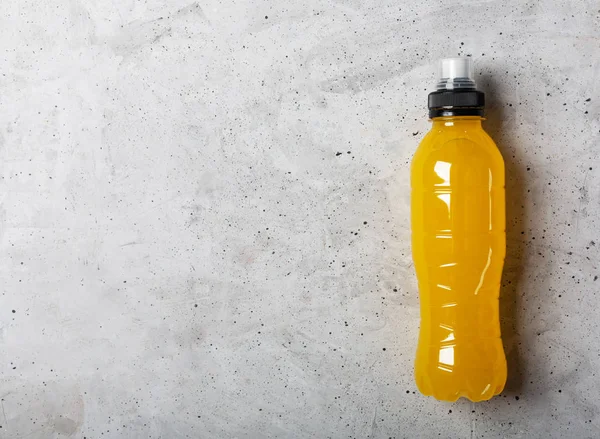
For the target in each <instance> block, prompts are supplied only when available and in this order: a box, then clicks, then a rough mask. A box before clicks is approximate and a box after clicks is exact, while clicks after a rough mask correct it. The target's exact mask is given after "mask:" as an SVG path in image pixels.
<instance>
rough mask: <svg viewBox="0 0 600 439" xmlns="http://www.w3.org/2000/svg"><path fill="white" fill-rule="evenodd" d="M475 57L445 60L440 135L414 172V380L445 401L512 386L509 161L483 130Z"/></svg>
mask: <svg viewBox="0 0 600 439" xmlns="http://www.w3.org/2000/svg"><path fill="white" fill-rule="evenodd" d="M483 108H484V94H483V93H482V92H480V91H477V90H476V87H475V81H474V79H473V66H472V62H471V59H470V58H450V59H444V60H442V61H441V63H440V81H439V83H438V85H437V90H436V91H434V92H433V93H431V94H430V95H429V117H430V118H431V119H432V121H433V127H432V129H431V131H430V132H429V133H428V134H427V135H426V136H425V138H424V139H423V141H422V142H421V144H420V145H419V148H418V149H417V151H416V153H415V155H414V157H413V160H412V167H411V187H412V193H411V223H412V253H413V260H414V263H415V269H416V272H417V279H418V283H419V297H420V303H421V327H420V334H419V345H418V348H417V358H416V362H415V379H416V382H417V387H418V388H419V390H420V391H421V393H423V394H425V395H431V396H434V397H435V398H437V399H439V400H445V401H455V400H457V399H458V398H459V397H461V396H462V397H466V398H468V399H470V400H471V401H483V400H487V399H490V398H491V397H492V396H494V395H497V394H499V393H500V392H501V391H502V389H503V388H504V384H505V382H506V358H505V356H504V349H503V347H502V340H501V338H500V321H499V307H498V299H499V293H500V278H501V275H502V267H503V265H504V256H505V253H506V235H505V199H504V161H503V160H502V156H501V155H500V152H499V151H498V148H497V147H496V145H495V144H494V142H493V140H492V139H491V138H490V137H489V136H488V134H487V133H486V132H485V131H484V130H483V128H482V126H481V121H482V120H483Z"/></svg>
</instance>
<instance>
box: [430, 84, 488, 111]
mask: <svg viewBox="0 0 600 439" xmlns="http://www.w3.org/2000/svg"><path fill="white" fill-rule="evenodd" d="M428 107H429V117H430V118H434V117H443V116H483V110H484V107H485V94H484V93H483V92H482V91H479V90H475V89H474V88H473V89H464V88H458V89H454V90H437V91H434V92H432V93H430V94H429V99H428Z"/></svg>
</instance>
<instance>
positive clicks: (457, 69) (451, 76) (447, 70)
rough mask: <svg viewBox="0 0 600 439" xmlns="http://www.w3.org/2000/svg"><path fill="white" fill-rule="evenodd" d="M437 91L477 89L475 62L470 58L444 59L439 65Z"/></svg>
mask: <svg viewBox="0 0 600 439" xmlns="http://www.w3.org/2000/svg"><path fill="white" fill-rule="evenodd" d="M436 88H437V90H454V89H457V88H462V89H465V88H467V89H468V88H470V89H474V88H475V77H474V74H473V60H472V59H471V58H469V57H466V56H462V57H460V58H444V59H442V60H440V64H439V81H438V83H437V87H436Z"/></svg>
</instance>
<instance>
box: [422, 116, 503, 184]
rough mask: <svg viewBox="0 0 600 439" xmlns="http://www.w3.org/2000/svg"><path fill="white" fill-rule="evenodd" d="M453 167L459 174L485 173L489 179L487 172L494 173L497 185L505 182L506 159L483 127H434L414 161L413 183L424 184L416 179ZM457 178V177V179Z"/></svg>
mask: <svg viewBox="0 0 600 439" xmlns="http://www.w3.org/2000/svg"><path fill="white" fill-rule="evenodd" d="M450 169H452V174H453V175H455V176H456V175H479V174H481V179H480V180H481V181H482V182H483V181H487V179H488V177H487V175H493V180H494V186H496V185H498V186H504V160H503V159H502V155H501V154H500V151H499V149H498V148H497V146H496V144H495V143H494V141H493V140H492V138H491V137H490V136H489V135H488V134H487V133H486V132H485V131H484V130H483V129H482V128H479V129H461V130H458V129H436V128H435V127H434V128H433V129H432V130H431V131H430V132H429V133H427V134H426V135H425V137H424V138H423V140H422V141H421V143H420V144H419V147H418V148H417V151H416V152H415V155H414V157H413V160H412V164H411V173H412V178H411V180H412V181H413V184H420V183H416V182H420V181H421V180H422V179H423V178H425V180H427V181H429V178H428V177H427V176H428V175H430V176H433V177H435V176H436V175H438V174H439V173H440V172H441V171H443V170H450ZM444 172H445V171H444ZM457 173H458V174H457ZM433 177H432V178H433ZM456 178H457V177H454V179H453V180H454V181H456ZM432 181H433V180H432Z"/></svg>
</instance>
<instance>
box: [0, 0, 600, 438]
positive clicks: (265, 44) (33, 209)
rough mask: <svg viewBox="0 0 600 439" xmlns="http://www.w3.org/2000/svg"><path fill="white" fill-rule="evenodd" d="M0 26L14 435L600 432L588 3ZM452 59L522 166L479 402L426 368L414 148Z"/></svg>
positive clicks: (226, 4) (323, 7)
mask: <svg viewBox="0 0 600 439" xmlns="http://www.w3.org/2000/svg"><path fill="white" fill-rule="evenodd" d="M461 3H468V5H467V6H464V5H462V6H461ZM0 20H1V22H0V41H1V50H2V56H1V57H0V169H1V170H2V173H1V175H2V178H1V180H0V203H1V204H0V287H1V295H0V359H1V363H0V397H1V398H0V399H1V401H0V402H1V404H0V405H1V407H0V425H1V427H2V428H1V429H0V437H1V438H10V439H13V438H28V439H37V438H87V439H99V438H164V439H171V438H367V437H369V438H390V437H392V438H434V437H448V438H479V437H483V438H500V437H506V438H538V437H539V438H558V437H568V438H597V437H600V406H599V403H600V396H599V395H600V376H599V373H600V355H599V342H598V339H599V337H600V328H599V326H598V315H599V314H598V308H600V294H599V291H600V280H597V279H598V276H600V269H599V268H598V256H599V250H600V228H599V224H598V221H599V220H598V217H599V215H600V204H599V202H600V163H599V160H598V151H599V148H600V121H599V115H600V97H599V93H598V90H599V85H598V81H599V78H600V30H599V29H600V3H599V2H598V1H591V0H585V1H584V0H582V1H574V0H572V1H558V0H555V1H545V2H541V1H529V2H525V1H518V0H507V1H503V2H493V1H474V2H456V1H446V2H440V1H431V2H425V1H414V0H411V1H405V2H400V1H397V0H393V1H392V0H377V1H374V0H367V1H357V0H352V1H346V2H342V1H315V0H309V1H308V2H283V1H275V0H247V1H228V0H223V1H216V0H204V1H198V2H194V3H192V2H190V0H175V1H170V2H167V1H165V0H148V1H134V0H110V1H109V0H105V1H101V0H52V1H35V2H34V1H26V0H14V1H8V0H6V1H3V2H2V3H1V4H0ZM458 54H469V55H472V56H473V57H475V59H476V67H477V69H478V71H479V72H480V75H479V76H478V80H479V83H480V85H481V87H482V88H484V89H485V90H487V91H488V98H489V101H490V108H489V112H488V114H489V118H488V121H487V122H486V127H487V129H488V131H489V132H490V133H491V134H492V135H493V136H494V138H495V139H496V141H497V142H498V144H499V146H500V148H501V150H502V152H503V155H504V157H505V160H506V167H507V190H508V196H507V200H508V227H509V229H508V259H507V267H506V270H505V276H504V285H503V291H502V308H503V310H502V312H503V336H504V339H505V343H506V348H507V352H508V357H509V368H510V379H509V383H508V385H507V390H506V392H505V393H504V394H503V395H502V396H500V397H497V398H495V399H493V400H492V401H490V402H487V403H481V404H472V403H469V402H467V401H464V400H463V401H459V402H458V403H456V404H445V403H439V402H437V401H435V400H432V399H430V398H425V397H422V396H420V395H419V394H418V393H415V391H416V388H415V385H414V383H413V379H412V369H413V357H414V351H415V346H416V338H417V331H418V324H419V310H418V295H417V290H416V282H415V276H414V273H413V268H412V263H411V259H410V245H409V238H410V229H409V182H408V175H409V161H410V158H411V156H412V154H413V152H414V150H415V148H416V147H417V144H418V142H419V140H420V139H421V137H422V136H423V135H424V133H425V132H426V131H427V130H428V129H429V122H428V121H427V117H426V109H425V105H426V96H427V92H428V91H430V90H431V89H432V87H433V85H434V82H435V78H434V71H433V65H434V64H435V62H436V61H437V59H438V58H440V57H444V56H455V55H458Z"/></svg>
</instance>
